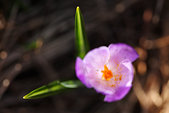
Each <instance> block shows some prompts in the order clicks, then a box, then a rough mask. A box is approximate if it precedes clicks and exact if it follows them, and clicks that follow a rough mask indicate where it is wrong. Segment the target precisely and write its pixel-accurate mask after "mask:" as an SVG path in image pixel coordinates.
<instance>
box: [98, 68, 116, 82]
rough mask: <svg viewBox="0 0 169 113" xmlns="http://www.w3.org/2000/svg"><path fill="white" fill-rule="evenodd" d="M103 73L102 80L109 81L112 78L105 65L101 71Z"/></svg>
mask: <svg viewBox="0 0 169 113" xmlns="http://www.w3.org/2000/svg"><path fill="white" fill-rule="evenodd" d="M101 72H102V73H103V75H102V80H107V81H109V80H110V79H111V78H112V77H113V73H112V72H111V70H109V69H108V67H107V66H106V65H104V70H102V71H101Z"/></svg>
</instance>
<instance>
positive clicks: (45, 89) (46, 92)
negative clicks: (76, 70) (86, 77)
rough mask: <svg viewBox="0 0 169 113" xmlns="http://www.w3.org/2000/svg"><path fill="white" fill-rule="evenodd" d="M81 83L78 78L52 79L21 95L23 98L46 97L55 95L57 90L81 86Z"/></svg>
mask: <svg viewBox="0 0 169 113" xmlns="http://www.w3.org/2000/svg"><path fill="white" fill-rule="evenodd" d="M82 86H83V84H82V83H81V82H80V81H79V80H68V81H63V82H60V81H53V82H51V83H49V84H48V85H44V86H42V87H40V88H37V89H35V90H33V91H31V92H30V93H28V94H27V95H25V96H24V97H23V99H38V98H43V97H48V96H51V95H55V94H57V93H59V92H62V91H65V90H67V89H74V88H78V87H82Z"/></svg>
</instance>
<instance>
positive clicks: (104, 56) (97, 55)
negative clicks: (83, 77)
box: [83, 46, 110, 70]
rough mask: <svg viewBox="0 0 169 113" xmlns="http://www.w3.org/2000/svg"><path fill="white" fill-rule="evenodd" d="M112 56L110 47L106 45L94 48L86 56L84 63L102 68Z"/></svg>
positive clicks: (92, 67) (94, 67)
mask: <svg viewBox="0 0 169 113" xmlns="http://www.w3.org/2000/svg"><path fill="white" fill-rule="evenodd" d="M109 57H110V53H109V49H108V48H107V47H105V46H102V47H99V48H96V49H93V50H91V51H89V52H88V53H87V55H86V56H85V57H84V60H83V61H84V63H85V64H86V66H88V67H89V68H91V69H95V70H97V69H101V68H103V67H104V65H105V64H106V63H107V62H108V60H109Z"/></svg>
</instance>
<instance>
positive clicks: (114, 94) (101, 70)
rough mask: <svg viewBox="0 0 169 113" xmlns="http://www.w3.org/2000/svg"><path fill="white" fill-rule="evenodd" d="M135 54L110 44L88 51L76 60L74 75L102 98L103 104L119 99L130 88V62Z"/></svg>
mask: <svg viewBox="0 0 169 113" xmlns="http://www.w3.org/2000/svg"><path fill="white" fill-rule="evenodd" d="M137 58H138V54H137V52H136V51H135V50H134V49H133V48H132V47H130V46H129V45H126V44H122V43H119V44H110V45H109V47H106V46H102V47H99V48H96V49H93V50H91V51H89V52H88V53H87V54H86V56H85V57H84V59H83V60H82V59H81V58H79V57H78V58H77V59H76V66H75V70H76V75H77V77H78V78H79V79H80V80H81V82H82V83H83V84H85V85H86V86H87V87H88V88H94V89H95V90H96V91H97V92H99V93H102V94H103V95H105V98H104V101H106V102H112V101H117V100H120V99H122V98H123V97H124V96H125V95H126V94H127V93H128V92H129V90H130V88H131V87H132V81H133V76H134V71H133V66H132V62H133V61H135V60H136V59H137Z"/></svg>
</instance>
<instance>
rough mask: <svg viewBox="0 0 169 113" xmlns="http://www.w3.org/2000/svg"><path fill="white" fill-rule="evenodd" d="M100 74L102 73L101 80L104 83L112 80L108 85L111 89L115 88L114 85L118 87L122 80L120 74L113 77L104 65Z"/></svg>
mask: <svg viewBox="0 0 169 113" xmlns="http://www.w3.org/2000/svg"><path fill="white" fill-rule="evenodd" d="M101 72H102V73H103V75H102V80H106V81H110V80H112V82H111V83H110V86H111V87H116V85H118V84H119V83H120V82H121V80H122V74H120V73H119V74H115V75H113V73H112V71H111V70H109V69H108V67H107V66H106V65H104V70H102V71H101Z"/></svg>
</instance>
